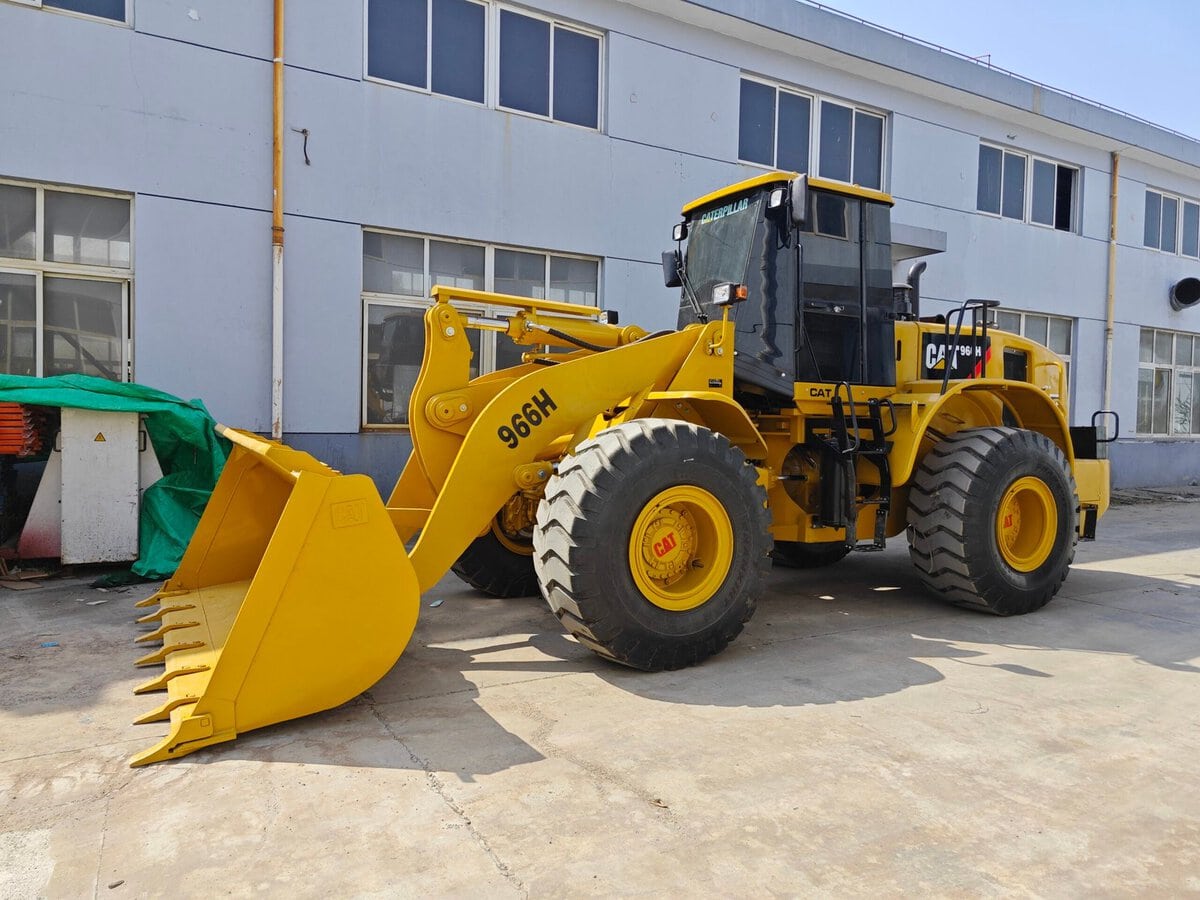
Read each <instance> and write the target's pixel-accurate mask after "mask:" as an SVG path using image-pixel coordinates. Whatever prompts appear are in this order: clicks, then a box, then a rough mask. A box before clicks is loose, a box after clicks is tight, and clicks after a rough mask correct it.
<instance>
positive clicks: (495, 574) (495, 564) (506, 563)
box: [450, 521, 540, 599]
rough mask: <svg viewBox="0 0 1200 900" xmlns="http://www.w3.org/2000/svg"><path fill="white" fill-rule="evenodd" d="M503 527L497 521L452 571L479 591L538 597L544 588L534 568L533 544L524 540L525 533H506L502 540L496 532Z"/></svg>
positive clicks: (509, 596)
mask: <svg viewBox="0 0 1200 900" xmlns="http://www.w3.org/2000/svg"><path fill="white" fill-rule="evenodd" d="M499 527H500V526H499V524H498V523H497V522H496V521H493V522H492V528H491V529H490V530H489V531H488V533H487V534H485V535H484V536H483V537H478V538H476V539H475V540H474V541H472V542H471V544H470V546H468V547H467V549H466V550H464V551H463V552H462V556H460V557H459V558H458V559H457V560H456V561H455V563H454V565H453V566H451V567H450V569H451V571H452V572H454V574H455V575H457V576H458V577H459V578H461V579H462V580H463V581H465V582H466V583H467V584H469V585H470V586H471V587H473V588H475V590H477V591H483V593H485V594H490V595H491V596H493V597H500V598H502V599H509V598H512V597H536V596H537V595H538V594H539V593H540V591H539V590H538V580H537V572H535V571H534V568H533V543H532V542H531V541H530V540H529V539H528V538H525V539H524V540H522V535H505V540H503V541H502V540H501V537H500V535H498V534H497V533H496V531H497V529H498V528H499ZM506 544H507V545H508V546H506ZM526 547H528V549H527V550H526V549H525V548H526Z"/></svg>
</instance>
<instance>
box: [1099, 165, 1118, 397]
mask: <svg viewBox="0 0 1200 900" xmlns="http://www.w3.org/2000/svg"><path fill="white" fill-rule="evenodd" d="M1111 168H1112V181H1111V184H1110V185H1109V190H1108V297H1107V309H1106V310H1105V316H1104V403H1103V404H1102V405H1101V409H1112V373H1113V322H1114V320H1115V319H1116V311H1117V181H1118V177H1119V173H1120V169H1121V154H1120V152H1118V151H1116V150H1114V151H1113V152H1112V166H1111Z"/></svg>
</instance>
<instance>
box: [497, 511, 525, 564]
mask: <svg viewBox="0 0 1200 900" xmlns="http://www.w3.org/2000/svg"><path fill="white" fill-rule="evenodd" d="M492 534H494V535H495V536H496V540H498V541H499V542H500V545H501V546H502V547H504V549H506V550H508V551H509V552H510V553H516V554H517V555H519V556H533V543H532V542H531V541H528V540H522V539H521V537H520V536H519V535H511V534H509V533H508V532H506V531H505V530H504V526H503V525H501V524H500V519H499V517H496V518H495V519H492Z"/></svg>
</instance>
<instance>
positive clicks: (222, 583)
mask: <svg viewBox="0 0 1200 900" xmlns="http://www.w3.org/2000/svg"><path fill="white" fill-rule="evenodd" d="M218 429H219V430H220V431H221V433H222V434H224V435H225V437H227V438H229V439H230V440H231V441H232V442H233V444H234V447H233V452H232V454H231V455H230V457H229V460H228V461H227V462H226V465H225V469H224V471H223V473H222V475H221V479H220V481H219V482H218V483H217V486H216V489H215V490H214V491H213V495H212V498H211V500H210V501H209V504H208V506H207V508H206V509H205V511H204V515H203V517H202V518H201V520H200V524H199V526H198V527H197V529H196V533H195V535H194V536H193V538H192V541H191V543H190V544H189V545H188V548H187V551H186V553H185V554H184V557H183V560H182V562H181V563H180V566H179V570H178V571H177V572H176V573H175V576H174V577H173V578H171V579H170V580H169V581H168V582H167V583H166V584H165V585H164V586H163V588H162V590H161V591H159V592H158V593H157V594H155V595H154V596H153V597H149V598H147V599H146V600H143V601H141V602H139V603H138V606H143V607H147V606H153V605H156V604H157V605H158V609H157V610H155V611H154V612H151V613H149V614H148V615H146V616H143V617H142V618H141V619H139V621H140V622H143V623H147V624H148V625H151V626H154V628H153V630H152V631H148V632H147V633H146V634H143V635H142V636H141V637H139V638H138V641H139V642H142V643H147V644H158V643H161V646H160V647H158V648H157V649H156V650H154V651H153V652H151V653H149V654H147V655H146V656H144V657H142V658H141V659H140V660H138V663H137V664H138V665H139V666H142V665H144V666H157V665H162V666H163V667H164V668H163V671H162V672H161V673H160V674H158V675H156V677H154V678H152V679H150V680H149V681H147V682H146V683H145V684H142V685H141V686H140V687H138V688H136V689H135V693H139V694H140V693H149V692H156V691H165V692H166V696H165V699H164V701H163V702H162V703H161V704H160V705H159V706H158V707H156V708H155V709H154V710H152V711H151V712H149V713H147V714H146V715H144V716H142V717H141V718H140V719H138V720H137V721H138V723H146V722H158V721H168V722H169V723H170V725H169V730H168V734H167V736H166V737H165V738H164V739H163V740H161V741H159V742H158V743H157V744H155V745H154V746H152V747H150V748H149V749H147V750H145V751H143V752H142V753H139V754H137V755H135V756H134V757H133V758H132V759H131V760H130V765H133V766H141V765H146V764H148V763H152V762H158V761H160V760H165V759H174V758H178V757H181V756H184V755H186V754H188V753H191V752H192V751H194V750H198V749H200V748H201V747H206V746H209V745H211V744H217V743H220V742H222V741H230V740H233V739H234V738H235V737H237V735H239V734H241V733H243V732H246V731H249V730H251V729H254V728H261V727H263V726H265V725H270V724H273V723H276V722H283V721H285V720H287V719H294V718H297V717H299V716H305V715H309V714H310V713H314V712H319V711H321V710H324V709H330V708H332V707H334V706H338V705H340V704H342V703H345V702H346V701H347V700H350V699H351V698H353V697H355V696H357V695H358V694H360V693H362V692H363V691H364V690H366V689H367V688H369V687H370V686H371V685H372V684H374V683H375V682H376V681H378V680H379V679H380V678H382V677H383V676H384V675H385V674H387V672H388V670H390V669H391V668H392V666H393V665H394V664H395V662H396V660H397V659H398V658H399V656H400V654H401V653H402V652H403V651H404V648H405V646H406V645H407V644H408V641H409V639H410V638H411V636H412V632H413V628H414V627H415V625H416V620H417V612H418V609H419V605H420V604H419V588H418V585H417V577H416V574H415V572H414V570H413V566H412V563H411V562H409V559H408V557H407V555H406V554H405V552H404V545H403V544H402V543H401V541H400V538H399V536H398V535H397V534H396V530H395V528H394V527H393V525H392V522H391V520H390V518H389V516H388V513H387V510H386V509H385V508H384V505H383V501H382V500H381V499H380V497H379V494H378V492H377V491H376V489H375V486H374V483H373V482H372V481H371V479H370V478H368V477H367V476H365V475H341V474H339V473H337V472H336V471H334V470H333V469H330V468H329V467H328V466H326V465H324V464H323V463H320V462H318V461H317V460H316V459H314V458H313V457H311V456H309V455H308V454H306V453H302V452H300V451H297V450H293V449H291V448H289V447H286V446H283V445H281V444H277V443H274V442H271V441H266V440H263V439H261V438H259V437H257V436H256V435H253V434H249V433H246V432H240V431H236V430H234V429H229V428H224V427H222V426H218Z"/></svg>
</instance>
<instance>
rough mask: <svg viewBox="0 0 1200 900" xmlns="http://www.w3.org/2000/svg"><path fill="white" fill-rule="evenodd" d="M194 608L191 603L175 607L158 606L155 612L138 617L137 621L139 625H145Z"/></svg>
mask: <svg viewBox="0 0 1200 900" xmlns="http://www.w3.org/2000/svg"><path fill="white" fill-rule="evenodd" d="M195 608H196V606H195V604H193V603H180V604H177V605H175V606H160V607H159V608H158V610H157V611H155V612H152V613H150V614H149V615H146V616H140V617H139V618H138V620H137V621H138V624H139V625H145V624H146V623H147V622H158V621H159V620H161V619H162V617H163V616H165V615H166V614H167V613H173V612H184V611H185V610H189V609H195Z"/></svg>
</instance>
